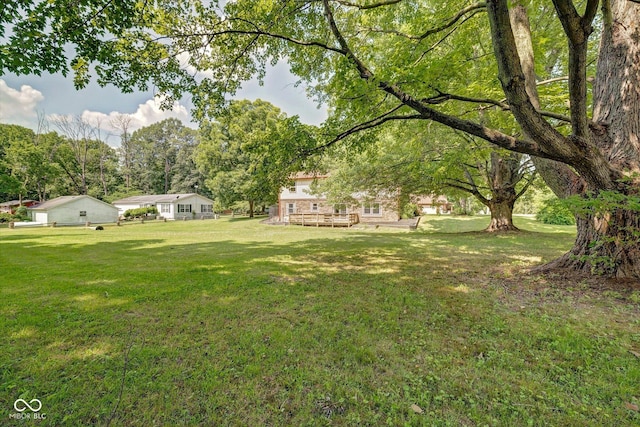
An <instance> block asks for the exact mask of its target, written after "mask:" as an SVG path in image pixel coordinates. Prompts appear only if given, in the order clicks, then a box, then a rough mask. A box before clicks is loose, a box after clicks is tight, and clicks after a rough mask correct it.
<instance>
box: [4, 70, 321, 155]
mask: <svg viewBox="0 0 640 427" xmlns="http://www.w3.org/2000/svg"><path fill="white" fill-rule="evenodd" d="M295 81H296V78H295V77H294V76H293V75H291V73H290V72H289V67H288V65H287V64H286V63H284V62H280V63H278V64H277V65H276V66H275V67H274V68H271V69H269V70H268V72H267V75H266V77H265V79H264V85H263V86H260V85H259V84H258V83H257V81H249V82H247V83H245V84H244V86H243V88H242V90H240V91H239V92H238V94H236V96H235V97H234V99H249V100H252V101H253V100H255V99H258V98H259V99H262V100H265V101H269V102H271V103H272V104H273V105H275V106H276V107H278V108H280V109H281V110H282V111H284V112H285V113H286V114H287V115H288V116H293V115H298V116H299V117H300V120H301V121H302V122H303V123H307V124H312V125H319V124H320V123H322V122H323V121H324V119H325V118H326V116H327V112H326V109H325V108H323V107H320V108H318V106H317V105H316V103H315V102H314V101H312V100H310V99H308V98H307V96H306V93H305V89H304V87H303V86H302V85H301V86H298V87H295V86H294V83H295ZM190 110H191V104H190V101H189V99H188V98H187V97H185V98H183V99H182V100H181V101H180V102H179V103H178V104H176V105H174V108H173V109H172V110H171V111H163V110H161V109H160V107H159V103H158V102H157V101H156V100H155V99H154V93H153V92H152V91H148V92H136V93H130V94H123V93H121V92H120V90H119V89H118V88H115V87H113V86H108V87H104V88H102V87H100V86H99V85H98V84H96V83H95V82H92V83H90V84H89V85H88V87H87V88H85V89H82V90H76V89H75V88H74V87H73V80H72V77H71V76H69V77H66V78H65V77H64V76H62V75H61V74H43V75H42V76H31V75H29V76H16V75H13V74H5V75H2V76H0V123H3V124H17V125H21V126H24V127H28V128H31V129H34V130H36V129H37V126H38V116H39V115H40V116H42V115H44V117H45V119H46V118H49V119H51V118H52V117H55V116H56V115H62V116H67V115H71V116H81V117H82V118H84V119H85V120H87V121H88V122H89V123H92V124H94V123H97V122H99V123H101V128H102V131H101V135H103V139H106V141H105V142H107V143H108V144H110V145H112V146H117V145H118V144H119V138H118V137H117V136H116V135H115V132H114V131H113V130H112V129H111V128H110V126H109V123H110V120H111V118H113V117H114V116H116V115H118V114H126V115H130V116H131V118H132V121H131V131H135V130H137V129H139V128H141V127H144V126H148V125H150V124H152V123H156V122H159V121H162V120H164V119H167V118H170V117H175V118H178V119H180V120H182V121H183V122H184V124H185V125H187V126H191V127H197V124H196V123H193V122H191V117H190ZM49 130H54V131H55V130H57V129H55V128H53V127H52V126H50V129H49ZM110 133H111V134H110Z"/></svg>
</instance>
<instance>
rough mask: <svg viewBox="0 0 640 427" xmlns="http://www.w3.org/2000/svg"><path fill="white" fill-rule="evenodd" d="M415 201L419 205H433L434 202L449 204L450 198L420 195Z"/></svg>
mask: <svg viewBox="0 0 640 427" xmlns="http://www.w3.org/2000/svg"><path fill="white" fill-rule="evenodd" d="M415 203H416V204H417V205H433V204H447V203H449V200H448V199H447V198H446V197H445V196H442V195H440V196H418V198H417V199H416V201H415Z"/></svg>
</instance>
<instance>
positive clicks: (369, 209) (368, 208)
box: [362, 203, 380, 215]
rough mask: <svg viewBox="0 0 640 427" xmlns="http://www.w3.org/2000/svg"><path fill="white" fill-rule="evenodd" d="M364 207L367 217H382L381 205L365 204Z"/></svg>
mask: <svg viewBox="0 0 640 427" xmlns="http://www.w3.org/2000/svg"><path fill="white" fill-rule="evenodd" d="M362 207H363V213H364V214H365V215H380V203H364V204H363V205H362Z"/></svg>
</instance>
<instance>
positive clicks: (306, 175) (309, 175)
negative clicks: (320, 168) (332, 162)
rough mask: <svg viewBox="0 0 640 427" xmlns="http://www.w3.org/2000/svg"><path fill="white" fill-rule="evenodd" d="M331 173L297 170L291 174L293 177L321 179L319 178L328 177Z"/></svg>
mask: <svg viewBox="0 0 640 427" xmlns="http://www.w3.org/2000/svg"><path fill="white" fill-rule="evenodd" d="M327 177H329V174H313V173H306V172H296V173H295V174H293V175H291V179H319V178H327Z"/></svg>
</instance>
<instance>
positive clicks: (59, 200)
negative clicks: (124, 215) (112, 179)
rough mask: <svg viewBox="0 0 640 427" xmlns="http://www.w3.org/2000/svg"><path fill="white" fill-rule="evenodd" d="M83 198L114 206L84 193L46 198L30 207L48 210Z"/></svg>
mask: <svg viewBox="0 0 640 427" xmlns="http://www.w3.org/2000/svg"><path fill="white" fill-rule="evenodd" d="M85 198H87V199H91V200H94V201H96V202H99V203H102V204H103V205H106V206H109V207H112V208H115V206H113V205H110V204H109V203H106V202H103V201H102V200H98V199H96V198H94V197H91V196H87V195H86V194H85V195H80V196H60V197H56V198H55V199H51V200H48V201H46V202H44V203H40V204H39V205H38V206H34V207H32V208H31V209H32V210H38V211H42V210H48V209H52V208H56V207H58V206H62V205H65V204H67V203H69V202H72V201H74V200H79V199H85Z"/></svg>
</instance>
